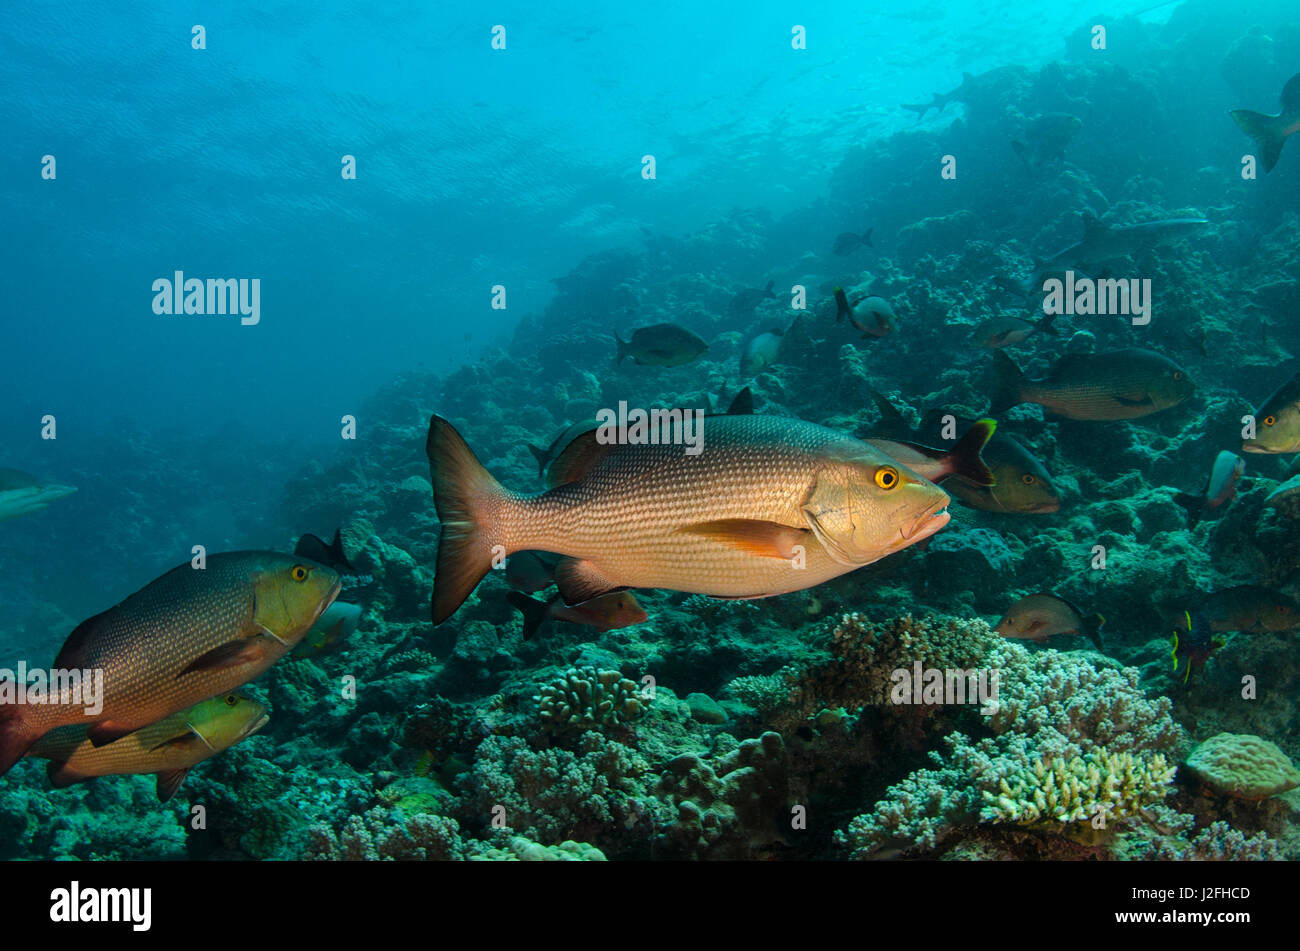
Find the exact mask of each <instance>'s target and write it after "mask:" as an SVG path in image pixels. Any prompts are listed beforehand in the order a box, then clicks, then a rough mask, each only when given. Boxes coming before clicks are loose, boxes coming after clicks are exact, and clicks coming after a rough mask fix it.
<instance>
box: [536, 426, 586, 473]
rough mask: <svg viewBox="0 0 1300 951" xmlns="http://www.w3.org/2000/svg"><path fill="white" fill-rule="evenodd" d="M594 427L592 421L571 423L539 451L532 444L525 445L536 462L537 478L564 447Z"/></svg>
mask: <svg viewBox="0 0 1300 951" xmlns="http://www.w3.org/2000/svg"><path fill="white" fill-rule="evenodd" d="M596 426H597V423H596V421H595V420H594V419H588V420H583V421H582V422H580V423H573V424H572V425H569V426H566V427H564V429H563V430H562V431H561V432H560V435H558V436H556V437H555V438H554V439H553V440H551V444H550V445H549V446H547V447H546V448H545V449H539V448H537V447H536V446H534V445H533V444H532V443H526V444H525V445H527V446H528V451H529V452H531V453H532V454H533V458H534V459H536V460H537V474H538V475H539V476H544V475H546V470H547V468H548V467H549V466H550V464H551V463H552V462H554V461H555V460H556V457H558V456H559V455H560V453H562V452H563V451H564V447H565V446H567V445H568V444H569V443H571V442H573V441H574V440H575V439H577V438H578V437H579V436H581V435H582V434H583V433H585V432H587V431H588V430H592V429H595V428H596Z"/></svg>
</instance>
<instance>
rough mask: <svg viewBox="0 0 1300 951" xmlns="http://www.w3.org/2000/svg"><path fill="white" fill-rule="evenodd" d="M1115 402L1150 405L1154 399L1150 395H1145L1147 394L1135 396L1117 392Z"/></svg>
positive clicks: (1128, 404) (1130, 404)
mask: <svg viewBox="0 0 1300 951" xmlns="http://www.w3.org/2000/svg"><path fill="white" fill-rule="evenodd" d="M1115 402H1116V403H1119V404H1120V405H1121V406H1150V405H1151V403H1152V400H1151V397H1150V396H1149V395H1145V394H1144V395H1143V396H1141V397H1136V398H1135V397H1132V396H1124V395H1122V394H1120V393H1116V394H1115Z"/></svg>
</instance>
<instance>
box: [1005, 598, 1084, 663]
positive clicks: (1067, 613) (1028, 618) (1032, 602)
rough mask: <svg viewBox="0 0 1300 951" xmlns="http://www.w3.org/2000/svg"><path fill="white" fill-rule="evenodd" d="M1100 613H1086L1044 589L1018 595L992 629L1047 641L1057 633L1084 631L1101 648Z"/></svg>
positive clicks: (1037, 641) (1018, 636)
mask: <svg viewBox="0 0 1300 951" xmlns="http://www.w3.org/2000/svg"><path fill="white" fill-rule="evenodd" d="M1105 623H1106V619H1105V618H1104V617H1102V616H1101V615H1100V614H1093V615H1085V614H1084V613H1083V612H1082V611H1080V610H1079V609H1078V608H1077V607H1075V606H1074V605H1073V604H1071V603H1070V602H1069V601H1067V600H1065V598H1061V597H1058V596H1057V595H1054V594H1052V593H1050V592H1047V591H1043V592H1039V593H1038V594H1031V595H1027V596H1025V597H1023V598H1021V599H1020V600H1019V601H1017V602H1016V603H1015V604H1013V605H1011V607H1010V608H1009V609H1008V610H1007V613H1006V614H1005V615H1003V617H1002V620H1000V621H998V623H997V626H996V627H994V629H993V630H994V631H996V632H997V633H998V634H1001V635H1002V636H1003V637H1010V638H1014V639H1016V640H1028V641H1034V642H1036V643H1038V644H1046V643H1047V639H1048V638H1049V637H1055V636H1056V635H1057V634H1084V635H1087V637H1088V639H1089V640H1091V641H1092V643H1093V644H1094V645H1095V646H1096V648H1097V650H1101V627H1102V625H1103V624H1105Z"/></svg>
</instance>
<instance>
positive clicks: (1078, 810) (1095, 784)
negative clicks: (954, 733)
mask: <svg viewBox="0 0 1300 951" xmlns="http://www.w3.org/2000/svg"><path fill="white" fill-rule="evenodd" d="M1174 772H1175V767H1174V766H1171V765H1170V764H1169V763H1168V762H1167V761H1166V760H1165V757H1164V754H1162V753H1153V754H1151V756H1150V757H1149V758H1135V757H1134V756H1133V754H1132V753H1129V752H1124V753H1110V752H1106V751H1104V750H1102V749H1101V748H1098V749H1094V750H1092V751H1090V752H1088V753H1085V754H1084V755H1082V756H1073V757H1071V758H1069V759H1068V760H1067V759H1065V758H1064V757H1060V756H1056V757H1052V758H1051V759H1050V760H1047V759H1042V758H1040V759H1038V760H1035V761H1034V763H1033V765H1032V766H1031V767H1030V768H1028V769H1022V770H1020V771H1019V773H1018V774H1017V775H1016V776H1015V777H1013V778H1012V779H1011V780H1010V781H1008V780H1007V779H1002V780H999V782H998V788H997V789H996V790H994V789H983V790H981V791H980V792H981V795H982V796H983V798H984V807H983V808H982V809H981V810H980V819H981V820H982V821H984V822H1014V823H1017V824H1019V825H1025V826H1049V825H1050V824H1051V823H1070V822H1092V821H1094V820H1095V819H1097V818H1098V817H1101V819H1102V821H1103V822H1105V821H1109V820H1111V819H1122V818H1125V817H1127V816H1133V815H1137V814H1138V813H1140V812H1142V811H1143V810H1144V809H1145V808H1146V807H1147V806H1150V805H1152V804H1154V803H1157V802H1159V801H1160V800H1161V799H1163V798H1164V797H1165V795H1166V794H1167V793H1168V792H1169V783H1170V782H1171V781H1172V780H1173V777H1174Z"/></svg>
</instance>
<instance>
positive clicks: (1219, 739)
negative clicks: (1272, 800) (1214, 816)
mask: <svg viewBox="0 0 1300 951" xmlns="http://www.w3.org/2000/svg"><path fill="white" fill-rule="evenodd" d="M1187 769H1188V771H1189V772H1190V773H1192V775H1194V776H1195V777H1196V778H1197V779H1199V780H1200V781H1201V782H1202V783H1204V785H1205V786H1206V787H1207V788H1208V789H1209V790H1210V791H1212V792H1216V793H1219V794H1220V795H1224V796H1232V797H1234V798H1236V799H1246V800H1259V799H1267V798H1269V797H1270V796H1276V795H1278V794H1279V793H1284V792H1286V791H1287V790H1289V789H1295V788H1296V787H1297V786H1300V770H1297V769H1296V768H1295V765H1294V764H1293V763H1292V762H1291V759H1290V757H1288V756H1287V755H1286V754H1285V753H1284V752H1282V750H1280V749H1279V748H1278V747H1277V745H1276V744H1275V743H1271V742H1269V741H1268V740H1265V739H1263V738H1262V737H1258V736H1254V735H1252V734H1249V733H1219V734H1216V735H1215V736H1212V737H1210V738H1209V739H1208V740H1206V741H1205V742H1203V743H1201V744H1200V745H1199V746H1197V747H1196V749H1194V750H1193V751H1192V754H1191V755H1190V756H1189V757H1187Z"/></svg>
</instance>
